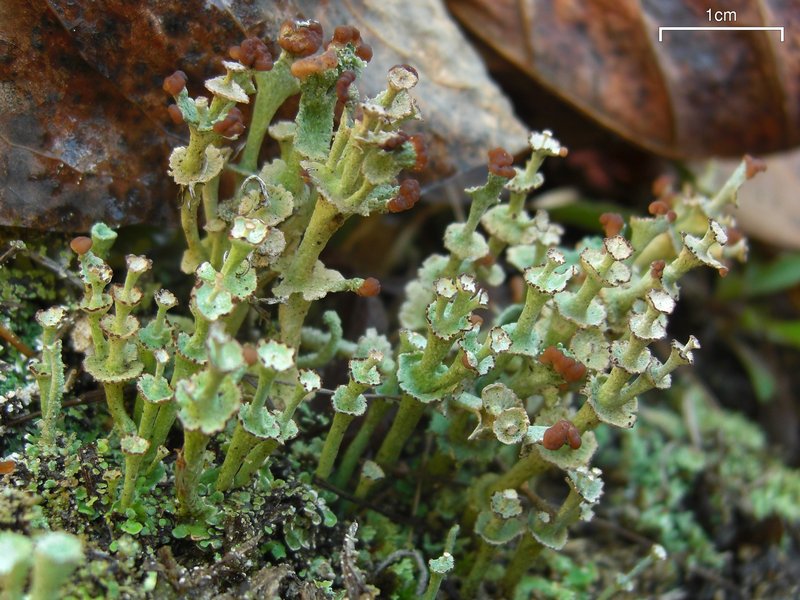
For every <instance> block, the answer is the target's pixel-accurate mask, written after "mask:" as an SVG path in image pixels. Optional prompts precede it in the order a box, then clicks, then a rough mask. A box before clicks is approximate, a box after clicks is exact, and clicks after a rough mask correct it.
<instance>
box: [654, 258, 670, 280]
mask: <svg viewBox="0 0 800 600" xmlns="http://www.w3.org/2000/svg"><path fill="white" fill-rule="evenodd" d="M666 266H667V263H666V261H664V260H654V261H653V262H652V263H650V275H652V276H653V279H661V277H663V275H664V267H666Z"/></svg>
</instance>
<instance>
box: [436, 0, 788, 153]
mask: <svg viewBox="0 0 800 600" xmlns="http://www.w3.org/2000/svg"><path fill="white" fill-rule="evenodd" d="M448 6H449V8H450V10H451V11H452V12H453V14H455V15H456V16H457V17H458V18H459V20H460V21H461V22H462V23H463V24H464V25H465V26H466V27H467V28H469V29H470V31H472V32H473V33H474V34H475V35H477V36H478V37H480V38H481V39H482V40H484V41H485V42H487V43H488V44H489V45H491V46H492V47H493V48H494V49H495V50H497V51H498V52H499V53H500V54H502V55H503V56H505V57H506V58H507V59H509V60H511V61H512V62H513V63H514V64H516V65H517V66H518V67H519V68H520V69H522V70H523V71H525V72H526V73H527V74H528V75H530V76H531V77H533V78H535V79H536V80H537V81H539V82H540V83H542V84H543V85H545V86H547V87H548V88H550V89H551V90H553V91H554V92H556V93H557V94H559V95H560V96H561V97H562V98H564V99H566V100H568V101H569V102H571V103H572V104H574V105H575V106H577V107H578V108H580V109H581V110H582V111H584V112H586V113H587V114H588V115H590V116H591V117H593V118H594V119H596V120H597V121H599V122H600V123H601V124H603V125H604V126H606V127H608V128H609V129H612V130H614V131H615V132H617V133H619V134H621V135H622V136H624V137H626V138H628V139H630V140H632V141H633V142H635V143H637V144H639V145H640V146H643V147H645V148H648V149H650V150H652V151H655V152H657V153H660V154H663V155H666V156H674V157H703V156H709V155H723V156H733V155H741V154H743V153H745V152H751V153H766V152H773V151H776V150H782V149H786V148H789V147H791V146H794V145H796V144H798V143H800V10H798V6H797V3H796V2H786V1H784V0H730V1H728V2H726V3H725V7H724V8H725V10H735V11H736V22H735V23H721V24H720V25H737V26H764V25H772V26H780V25H782V26H784V27H786V30H785V32H786V39H785V42H783V43H781V41H780V36H779V34H778V33H777V32H763V31H761V32H722V31H711V32H709V31H691V32H689V31H681V32H665V33H664V40H663V42H661V43H659V41H658V27H659V26H708V25H709V23H708V15H707V13H706V10H707V9H708V8H709V3H708V2H705V0H703V1H700V0H670V1H669V2H667V1H664V0H642V1H641V2H640V1H638V0H596V1H593V2H585V1H583V0H449V2H448Z"/></svg>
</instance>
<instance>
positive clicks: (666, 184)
mask: <svg viewBox="0 0 800 600" xmlns="http://www.w3.org/2000/svg"><path fill="white" fill-rule="evenodd" d="M672 183H673V182H672V177H670V176H669V175H661V176H660V177H658V178H657V179H656V180H655V181H654V182H653V186H652V188H651V189H652V191H653V195H654V196H655V197H656V198H663V197H664V196H666V195H668V194H670V193H671V192H672Z"/></svg>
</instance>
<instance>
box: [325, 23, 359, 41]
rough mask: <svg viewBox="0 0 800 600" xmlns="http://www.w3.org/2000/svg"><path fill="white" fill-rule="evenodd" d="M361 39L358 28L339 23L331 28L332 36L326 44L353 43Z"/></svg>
mask: <svg viewBox="0 0 800 600" xmlns="http://www.w3.org/2000/svg"><path fill="white" fill-rule="evenodd" d="M360 40H361V32H360V31H359V30H358V28H357V27H353V26H352V25H340V26H339V27H337V28H336V29H334V30H333V38H331V41H330V42H328V44H329V45H330V44H336V45H337V46H344V45H345V44H348V43H350V42H352V43H353V44H356V43H358V42H359V41H360Z"/></svg>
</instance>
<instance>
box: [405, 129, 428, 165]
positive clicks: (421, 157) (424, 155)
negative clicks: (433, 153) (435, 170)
mask: <svg viewBox="0 0 800 600" xmlns="http://www.w3.org/2000/svg"><path fill="white" fill-rule="evenodd" d="M408 141H409V142H411V144H412V145H413V146H414V154H415V156H416V157H417V158H416V160H415V161H414V166H413V167H411V170H412V171H414V172H416V173H419V172H420V171H422V170H423V169H424V168H425V167H427V166H428V148H427V147H426V145H425V138H424V137H423V136H422V135H420V134H416V135H412V136H411V137H410V138H409V140H408Z"/></svg>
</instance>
